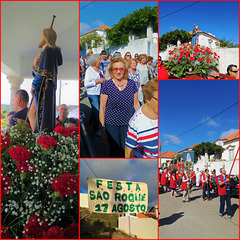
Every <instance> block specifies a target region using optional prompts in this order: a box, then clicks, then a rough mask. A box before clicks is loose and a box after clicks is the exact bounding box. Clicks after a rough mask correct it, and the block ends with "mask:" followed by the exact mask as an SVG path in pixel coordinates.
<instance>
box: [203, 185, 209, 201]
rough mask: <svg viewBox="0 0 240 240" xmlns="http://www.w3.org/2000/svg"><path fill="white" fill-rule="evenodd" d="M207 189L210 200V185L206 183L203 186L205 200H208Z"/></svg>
mask: <svg viewBox="0 0 240 240" xmlns="http://www.w3.org/2000/svg"><path fill="white" fill-rule="evenodd" d="M206 189H207V191H208V199H209V198H210V185H209V184H207V183H204V185H203V196H202V197H203V198H206Z"/></svg>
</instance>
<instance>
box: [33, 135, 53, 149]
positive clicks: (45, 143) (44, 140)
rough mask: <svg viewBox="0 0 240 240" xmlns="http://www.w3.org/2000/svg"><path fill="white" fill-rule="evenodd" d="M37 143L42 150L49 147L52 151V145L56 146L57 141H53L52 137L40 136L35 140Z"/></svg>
mask: <svg viewBox="0 0 240 240" xmlns="http://www.w3.org/2000/svg"><path fill="white" fill-rule="evenodd" d="M37 143H38V144H41V147H42V148H48V147H51V148H52V149H53V148H54V145H57V140H55V139H54V138H53V137H48V136H42V137H40V138H39V139H38V140H37Z"/></svg>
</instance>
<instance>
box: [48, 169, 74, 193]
mask: <svg viewBox="0 0 240 240" xmlns="http://www.w3.org/2000/svg"><path fill="white" fill-rule="evenodd" d="M51 187H52V188H53V189H54V190H55V192H59V197H63V196H66V195H67V196H71V195H72V194H73V193H74V192H77V191H78V177H77V176H75V175H73V174H71V173H64V174H62V175H61V176H60V177H59V178H54V179H53V183H52V184H51Z"/></svg>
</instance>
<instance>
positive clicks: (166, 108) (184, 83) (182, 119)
mask: <svg viewBox="0 0 240 240" xmlns="http://www.w3.org/2000/svg"><path fill="white" fill-rule="evenodd" d="M159 84H160V85H159V99H160V100H159V108H160V111H159V122H160V123H159V134H160V140H161V141H162V153H164V152H166V151H173V152H178V151H180V150H182V149H184V148H187V147H189V146H192V145H194V144H196V143H201V142H208V141H209V142H214V141H215V140H216V139H218V138H220V137H226V136H228V135H230V134H232V133H233V132H235V131H236V130H237V129H238V128H239V104H237V105H235V106H234V107H232V108H231V109H229V110H227V111H226V112H224V113H223V114H221V115H219V116H217V117H216V118H214V119H213V120H210V121H209V122H208V123H206V124H204V125H202V126H200V127H199V128H197V129H195V130H193V131H191V132H189V133H186V134H184V135H182V136H180V137H177V138H172V137H174V136H178V135H179V134H181V133H183V132H185V131H187V130H189V129H191V128H193V127H195V126H197V125H198V124H201V123H202V122H204V121H206V120H207V119H209V118H211V117H212V116H214V115H216V114H218V113H220V112H221V111H223V110H224V109H226V108H228V107H229V106H231V105H233V104H234V103H236V102H237V101H239V83H238V81H234V80H231V81H230V80H213V81H212V80H200V81H198V80H165V81H164V80H161V81H160V83H159ZM169 138H172V139H169ZM167 139H168V140H167ZM163 140H166V141H163Z"/></svg>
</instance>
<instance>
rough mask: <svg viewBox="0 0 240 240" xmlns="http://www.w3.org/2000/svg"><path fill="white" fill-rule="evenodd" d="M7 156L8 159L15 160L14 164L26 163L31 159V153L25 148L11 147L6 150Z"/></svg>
mask: <svg viewBox="0 0 240 240" xmlns="http://www.w3.org/2000/svg"><path fill="white" fill-rule="evenodd" d="M8 154H9V156H10V158H12V159H13V160H15V161H16V162H21V161H27V160H29V159H30V158H31V153H30V152H29V151H28V149H27V148H25V147H22V146H16V147H12V148H11V149H9V150H8Z"/></svg>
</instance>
